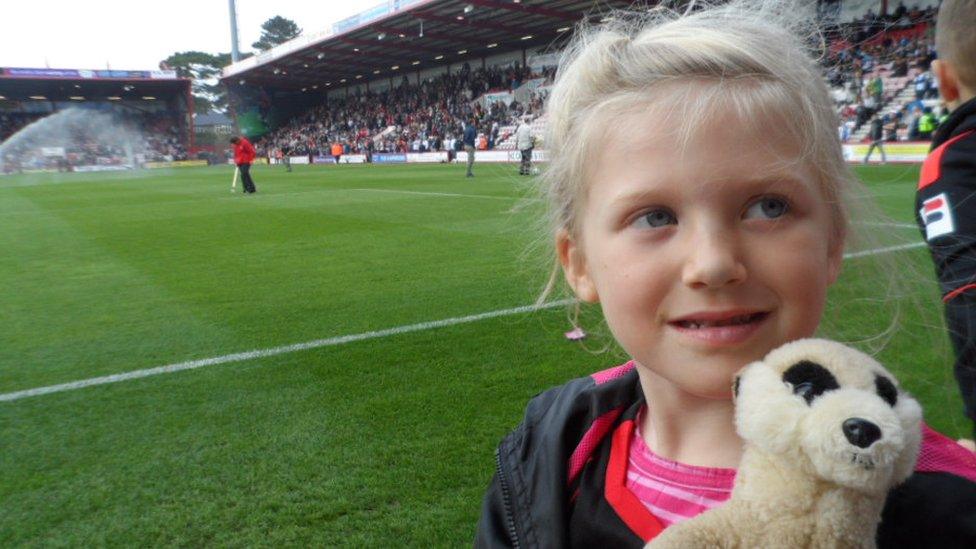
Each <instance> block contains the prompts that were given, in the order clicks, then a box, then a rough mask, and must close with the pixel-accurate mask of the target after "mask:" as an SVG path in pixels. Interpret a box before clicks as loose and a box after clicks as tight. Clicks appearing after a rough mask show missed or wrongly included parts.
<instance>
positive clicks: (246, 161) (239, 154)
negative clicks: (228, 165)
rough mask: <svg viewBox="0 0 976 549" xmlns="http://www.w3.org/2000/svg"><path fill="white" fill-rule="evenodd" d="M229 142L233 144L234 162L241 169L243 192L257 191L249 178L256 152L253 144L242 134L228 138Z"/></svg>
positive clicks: (251, 192)
mask: <svg viewBox="0 0 976 549" xmlns="http://www.w3.org/2000/svg"><path fill="white" fill-rule="evenodd" d="M230 144H231V145H233V146H234V164H237V168H238V169H239V170H240V171H241V184H242V185H243V186H244V194H254V193H256V192H258V190H257V188H256V187H255V186H254V180H253V179H251V164H252V163H254V158H255V157H256V156H257V152H255V150H254V145H251V142H250V141H248V140H247V138H246V137H244V136H234V137H231V138H230Z"/></svg>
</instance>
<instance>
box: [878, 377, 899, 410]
mask: <svg viewBox="0 0 976 549" xmlns="http://www.w3.org/2000/svg"><path fill="white" fill-rule="evenodd" d="M874 387H875V389H877V391H878V396H879V397H881V398H882V399H884V401H885V402H887V403H888V405H889V406H891V407H892V408H894V407H895V404H897V403H898V389H896V388H895V384H894V383H892V382H891V380H890V379H888V378H886V377H884V376H879V375H875V376H874Z"/></svg>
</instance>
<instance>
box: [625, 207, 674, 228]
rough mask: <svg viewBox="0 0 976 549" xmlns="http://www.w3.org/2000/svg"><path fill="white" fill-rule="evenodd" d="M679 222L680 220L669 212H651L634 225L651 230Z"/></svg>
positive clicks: (642, 216)
mask: <svg viewBox="0 0 976 549" xmlns="http://www.w3.org/2000/svg"><path fill="white" fill-rule="evenodd" d="M677 222H678V220H677V219H676V218H675V217H674V214H673V213H671V212H670V211H668V210H651V211H649V212H647V213H645V214H642V215H641V216H640V217H638V218H637V219H636V220H634V224H635V225H637V226H639V227H651V228H658V227H664V226H666V225H674V224H675V223H677Z"/></svg>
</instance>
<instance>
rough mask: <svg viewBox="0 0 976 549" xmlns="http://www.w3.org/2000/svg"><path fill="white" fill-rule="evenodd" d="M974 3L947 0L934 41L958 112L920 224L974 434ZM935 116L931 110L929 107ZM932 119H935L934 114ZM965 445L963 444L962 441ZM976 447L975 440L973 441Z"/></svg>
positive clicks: (945, 132)
mask: <svg viewBox="0 0 976 549" xmlns="http://www.w3.org/2000/svg"><path fill="white" fill-rule="evenodd" d="M973 21H976V0H944V1H943V2H942V6H941V7H940V8H939V19H938V23H937V24H936V37H935V41H936V44H937V46H938V49H939V59H938V60H936V62H935V63H934V64H933V69H934V70H935V72H936V74H938V76H939V82H940V86H939V90H940V93H941V95H942V100H943V101H945V102H946V104H947V105H948V106H949V107H950V108H951V109H952V114H951V115H950V116H949V119H948V120H946V121H945V123H944V124H942V126H941V127H940V128H939V130H938V132H937V133H936V134H935V139H934V140H933V142H932V150H931V152H930V153H929V156H928V158H926V159H925V163H924V164H923V165H922V173H921V178H920V180H919V184H918V193H917V195H916V198H915V211H916V212H918V217H917V221H918V224H919V227H920V228H921V229H922V233H923V235H924V236H925V240H926V242H927V243H928V245H929V249H930V251H931V252H932V259H933V260H934V261H935V266H936V272H937V274H938V277H939V285H940V286H941V289H942V294H943V297H942V302H943V303H944V304H945V316H946V326H947V328H948V329H949V337H950V339H951V340H952V346H953V348H954V349H955V352H956V363H955V376H956V381H957V382H958V383H959V389H960V392H961V393H962V400H963V405H964V407H965V414H966V417H968V418H969V419H970V421H973V422H974V432H973V434H974V437H976V284H974V280H976V251H974V248H973V241H974V239H976V204H973V201H972V197H973V183H974V182H976V34H974V33H973V25H972V23H973ZM927 110H928V111H931V109H927ZM928 116H930V117H932V114H931V112H929V113H928ZM960 442H963V441H960ZM968 446H969V448H970V449H971V450H976V445H974V444H973V442H972V441H969V444H968Z"/></svg>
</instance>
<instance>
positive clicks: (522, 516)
mask: <svg viewBox="0 0 976 549" xmlns="http://www.w3.org/2000/svg"><path fill="white" fill-rule="evenodd" d="M643 404H644V397H643V393H642V391H641V389H640V383H639V382H638V380H637V372H636V370H634V369H633V366H632V365H631V364H626V365H624V366H619V367H617V368H614V369H611V370H608V371H606V372H601V373H599V374H594V375H593V376H591V377H586V378H581V379H577V380H574V381H571V382H569V383H567V384H565V385H562V386H560V387H557V388H555V389H550V390H549V391H546V392H544V393H542V394H541V395H539V396H537V397H535V398H534V399H533V400H532V401H531V402H530V403H529V405H528V408H527V409H526V412H525V418H524V420H523V422H522V424H521V425H519V426H518V427H517V428H516V429H515V430H514V431H512V432H511V433H510V434H509V435H508V436H507V437H505V438H504V439H503V440H502V442H501V444H500V445H499V447H498V450H497V453H496V456H495V457H496V460H495V476H494V478H493V479H492V481H491V484H490V485H489V487H488V492H487V493H486V494H485V499H484V503H483V507H482V513H481V520H480V521H479V523H478V531H477V538H476V540H475V547H479V548H488V547H531V548H536V547H539V548H564V547H634V548H639V547H643V546H644V543H645V540H646V539H649V538H650V537H653V535H655V532H656V531H655V528H654V526H653V525H647V524H635V523H634V522H633V519H632V518H631V519H629V518H628V516H627V513H626V510H627V504H628V502H627V501H625V500H626V497H625V494H621V493H619V492H620V490H616V489H615V488H614V487H615V486H616V487H618V488H619V487H620V486H622V485H623V482H624V479H614V478H612V477H613V476H614V475H612V474H611V471H610V470H611V469H613V468H615V467H614V466H613V465H612V462H613V461H614V460H615V459H617V458H615V457H614V456H613V455H611V447H612V444H611V442H612V439H613V438H614V437H618V436H620V435H623V436H629V433H630V431H629V430H627V429H626V428H627V427H628V426H631V425H633V421H634V418H635V416H636V414H637V412H638V411H639V410H640V408H641V407H642V406H643ZM623 457H624V458H626V456H623ZM973 463H976V457H974V458H973ZM618 480H619V482H618ZM631 498H633V496H631ZM630 503H631V504H632V503H633V502H630ZM635 530H636V532H635ZM639 534H640V535H639ZM878 546H879V547H881V548H885V547H899V548H913V547H919V548H922V547H924V548H936V547H938V548H943V547H945V548H951V547H968V548H972V547H976V482H972V481H969V480H967V479H965V478H962V477H959V476H956V475H953V474H950V473H946V472H919V471H916V472H915V474H914V475H912V477H911V478H909V480H908V481H906V482H905V483H904V484H902V485H901V486H900V487H898V488H896V489H895V490H893V491H892V492H891V494H889V496H888V501H887V503H886V505H885V509H884V513H883V517H882V524H881V527H880V528H879V531H878Z"/></svg>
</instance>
